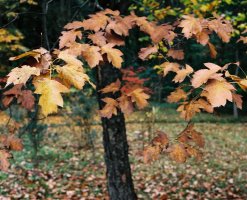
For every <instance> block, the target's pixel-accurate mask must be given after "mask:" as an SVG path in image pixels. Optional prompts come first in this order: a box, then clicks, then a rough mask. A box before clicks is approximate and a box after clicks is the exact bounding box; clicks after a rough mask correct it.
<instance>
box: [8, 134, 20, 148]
mask: <svg viewBox="0 0 247 200" xmlns="http://www.w3.org/2000/svg"><path fill="white" fill-rule="evenodd" d="M8 143H9V147H10V149H11V150H14V151H21V150H22V149H23V144H22V140H21V139H20V138H16V137H15V136H13V135H11V136H9V137H8Z"/></svg>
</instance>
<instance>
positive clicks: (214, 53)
mask: <svg viewBox="0 0 247 200" xmlns="http://www.w3.org/2000/svg"><path fill="white" fill-rule="evenodd" d="M208 47H209V52H210V57H211V58H214V59H215V58H216V56H217V51H216V48H215V46H214V45H213V44H212V43H210V42H208Z"/></svg>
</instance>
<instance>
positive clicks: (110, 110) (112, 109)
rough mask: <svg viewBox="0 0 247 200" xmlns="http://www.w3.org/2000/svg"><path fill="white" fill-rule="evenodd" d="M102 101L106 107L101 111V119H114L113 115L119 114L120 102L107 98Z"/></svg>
mask: <svg viewBox="0 0 247 200" xmlns="http://www.w3.org/2000/svg"><path fill="white" fill-rule="evenodd" d="M102 101H104V102H105V103H106V105H105V106H104V108H103V109H102V110H100V111H99V113H100V115H101V117H106V118H108V119H109V118H111V117H112V115H113V114H114V115H116V114H117V106H118V102H117V101H116V100H115V99H112V98H109V97H106V98H104V99H102Z"/></svg>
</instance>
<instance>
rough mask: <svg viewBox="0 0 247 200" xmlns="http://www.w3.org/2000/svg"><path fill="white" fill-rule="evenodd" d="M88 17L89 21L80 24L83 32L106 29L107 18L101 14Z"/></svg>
mask: <svg viewBox="0 0 247 200" xmlns="http://www.w3.org/2000/svg"><path fill="white" fill-rule="evenodd" d="M89 16H90V18H89V19H87V20H84V21H83V22H82V27H83V28H84V29H85V30H93V31H95V32H98V31H99V30H100V29H104V28H105V27H106V25H107V22H108V20H109V17H108V16H106V15H105V14H104V13H101V12H99V13H96V14H94V15H89Z"/></svg>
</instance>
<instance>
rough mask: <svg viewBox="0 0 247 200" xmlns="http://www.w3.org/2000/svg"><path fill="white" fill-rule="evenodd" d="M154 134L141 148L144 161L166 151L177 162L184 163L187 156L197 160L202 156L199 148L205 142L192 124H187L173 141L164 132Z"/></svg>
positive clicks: (146, 161) (152, 159)
mask: <svg viewBox="0 0 247 200" xmlns="http://www.w3.org/2000/svg"><path fill="white" fill-rule="evenodd" d="M156 134H157V136H156V137H155V138H153V140H152V141H151V144H150V145H148V146H147V147H145V149H144V150H143V159H144V162H145V163H149V162H152V161H155V160H157V159H158V158H159V156H160V155H161V154H162V153H163V154H164V153H168V154H169V156H170V157H171V159H172V160H174V161H176V162H178V163H184V162H185V161H186V159H187V158H189V157H195V158H196V159H197V160H200V159H201V158H202V152H201V150H200V148H203V147H204V145H205V142H204V139H203V137H202V134H201V133H199V132H197V131H196V130H195V129H194V126H193V124H188V126H187V127H186V128H185V129H184V130H183V131H182V132H181V133H180V134H179V135H178V137H177V138H176V139H175V140H174V141H171V140H169V138H168V136H167V134H165V133H164V132H161V131H158V132H157V133H156Z"/></svg>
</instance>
